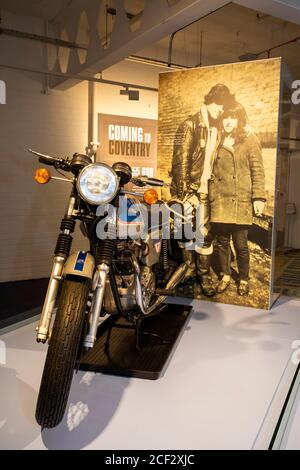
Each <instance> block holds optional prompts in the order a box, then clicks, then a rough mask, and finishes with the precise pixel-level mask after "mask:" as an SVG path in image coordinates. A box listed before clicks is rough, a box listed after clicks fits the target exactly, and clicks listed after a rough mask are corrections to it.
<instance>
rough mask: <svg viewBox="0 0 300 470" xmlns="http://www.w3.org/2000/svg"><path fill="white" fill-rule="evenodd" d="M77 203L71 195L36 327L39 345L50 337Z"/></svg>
mask: <svg viewBox="0 0 300 470" xmlns="http://www.w3.org/2000/svg"><path fill="white" fill-rule="evenodd" d="M75 202H76V199H75V197H74V196H73V195H71V197H70V200H69V204H68V208H67V211H66V214H65V216H64V218H63V219H62V222H61V225H60V230H61V232H60V234H59V236H58V239H57V243H56V247H55V252H54V260H53V267H52V272H51V275H50V279H49V284H48V289H47V293H46V298H45V301H44V305H43V310H42V314H41V318H40V321H39V324H38V326H37V327H36V332H37V333H36V340H37V342H38V343H39V342H42V343H45V342H46V341H47V339H48V336H49V328H50V323H51V317H52V313H53V309H54V305H55V301H56V296H57V292H58V287H59V284H60V281H61V279H62V273H63V268H64V264H65V262H66V259H67V258H68V256H69V254H70V250H71V245H72V241H73V239H72V236H71V233H72V232H74V229H75V224H76V222H75V219H74V217H73V211H74V208H75Z"/></svg>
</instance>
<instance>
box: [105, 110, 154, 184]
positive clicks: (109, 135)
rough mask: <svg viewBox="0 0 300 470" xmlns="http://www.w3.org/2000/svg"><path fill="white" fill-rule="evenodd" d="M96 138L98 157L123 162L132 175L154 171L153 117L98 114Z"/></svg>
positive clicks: (151, 173) (110, 162)
mask: <svg viewBox="0 0 300 470" xmlns="http://www.w3.org/2000/svg"><path fill="white" fill-rule="evenodd" d="M98 139H99V141H100V146H99V149H98V152H97V161H101V162H103V163H107V164H108V165H112V164H113V163H115V162H126V163H128V164H129V165H130V166H131V169H132V175H133V176H135V177H137V176H139V175H143V176H148V177H154V176H155V175H156V161H157V157H156V156H157V121H156V120H153V119H142V118H134V117H126V116H115V115H110V114H98Z"/></svg>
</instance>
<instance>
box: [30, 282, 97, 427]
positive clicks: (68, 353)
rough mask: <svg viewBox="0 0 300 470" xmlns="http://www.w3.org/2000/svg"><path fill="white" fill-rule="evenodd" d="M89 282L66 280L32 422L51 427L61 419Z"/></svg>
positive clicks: (63, 284) (78, 343)
mask: <svg viewBox="0 0 300 470" xmlns="http://www.w3.org/2000/svg"><path fill="white" fill-rule="evenodd" d="M90 282H91V281H90V279H86V278H78V277H73V278H66V279H64V280H63V282H62V290H61V294H60V298H59V302H58V307H57V313H56V317H55V320H54V325H53V331H52V335H51V338H50V344H49V348H48V352H47V357H46V362H45V367H44V372H43V376H42V381H41V386H40V391H39V396H38V402H37V407H36V414H35V416H36V420H37V422H38V424H39V425H40V426H41V427H43V428H53V427H55V426H57V425H58V424H59V423H60V422H61V420H62V419H63V416H64V413H65V409H66V406H67V402H68V397H69V392H70V388H71V383H72V378H73V372H74V368H75V365H76V359H77V353H78V349H79V346H80V341H81V338H82V330H83V326H84V319H85V309H86V303H87V300H88V295H89V290H90Z"/></svg>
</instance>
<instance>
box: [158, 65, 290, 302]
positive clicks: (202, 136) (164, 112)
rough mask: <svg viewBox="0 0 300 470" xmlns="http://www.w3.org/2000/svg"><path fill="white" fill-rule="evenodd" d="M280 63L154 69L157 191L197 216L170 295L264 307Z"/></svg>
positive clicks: (267, 298) (267, 295)
mask: <svg viewBox="0 0 300 470" xmlns="http://www.w3.org/2000/svg"><path fill="white" fill-rule="evenodd" d="M280 71H281V60H280V59H279V58H276V59H266V60H260V61H253V62H243V63H236V64H227V65H218V66H210V67H201V68H195V69H189V70H183V71H176V72H167V73H162V74H160V80H159V129H158V161H157V176H158V178H161V179H163V180H165V181H166V182H168V183H170V188H169V189H164V190H163V194H162V197H163V198H164V199H166V200H170V199H171V198H173V199H176V200H180V201H184V202H188V203H189V202H192V203H193V204H194V205H196V206H197V205H198V206H200V207H201V208H202V212H201V213H202V214H203V219H202V221H203V224H204V225H202V226H201V228H200V229H199V230H202V233H203V237H204V240H203V244H202V246H201V247H200V246H199V247H197V251H191V250H186V251H185V255H184V256H188V257H190V256H192V258H193V260H194V262H195V270H194V273H193V274H192V275H191V278H190V280H189V281H188V283H187V284H186V285H185V286H182V287H181V289H180V290H179V291H178V294H179V295H183V296H189V297H195V298H200V299H203V300H212V301H216V302H222V303H228V304H235V305H243V306H249V307H255V308H262V309H268V308H270V292H271V279H272V246H273V244H272V232H273V225H274V224H273V221H274V197H275V181H276V161H277V139H278V122H279V104H280ZM178 256H182V254H180V250H179V251H178Z"/></svg>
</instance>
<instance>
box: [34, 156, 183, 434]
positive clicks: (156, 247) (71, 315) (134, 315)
mask: <svg viewBox="0 0 300 470" xmlns="http://www.w3.org/2000/svg"><path fill="white" fill-rule="evenodd" d="M29 151H30V152H31V153H32V154H34V155H36V156H38V159H39V162H41V163H43V164H45V165H48V166H53V167H54V169H55V170H57V171H58V172H59V173H60V176H52V175H51V174H50V172H49V170H48V169H46V168H39V169H37V170H36V172H35V179H36V181H37V182H38V183H40V184H46V183H48V182H49V181H50V180H51V179H52V180H62V181H66V182H68V183H69V184H71V186H72V189H71V194H70V197H69V201H68V204H67V210H66V212H65V214H64V216H63V218H62V221H61V224H60V233H59V235H58V239H57V243H56V247H55V250H54V259H53V266H52V271H51V275H50V279H49V284H48V289H47V293H46V297H45V301H44V305H43V309H42V313H41V317H40V320H39V323H38V326H37V328H36V334H37V337H36V339H37V341H38V342H41V343H46V342H48V343H49V346H48V351H47V356H46V362H45V366H44V371H43V375H42V380H41V385H40V390H39V395H38V400H37V407H36V420H37V422H38V424H39V425H40V426H41V427H42V428H53V427H55V426H57V425H58V424H59V423H60V422H61V420H62V418H63V416H64V413H65V410H66V406H67V402H68V397H69V392H70V388H71V383H72V377H73V372H74V370H75V369H76V366H77V365H78V361H79V357H80V354H81V352H82V351H83V350H90V349H91V348H93V346H94V344H95V341H96V338H97V329H98V326H99V324H100V323H101V317H106V316H112V315H123V316H124V317H125V319H126V321H128V322H129V323H130V324H133V325H136V326H137V330H138V325H139V322H140V321H141V320H142V319H143V318H145V317H148V316H152V315H156V314H157V313H160V312H161V311H162V310H163V309H164V308H165V306H166V303H165V301H166V298H167V296H168V295H172V294H173V293H174V289H175V288H176V286H177V285H178V284H179V283H181V282H183V281H184V280H185V279H186V278H187V276H188V275H189V269H190V266H189V263H188V262H186V261H183V262H182V263H180V264H179V265H177V266H175V267H174V269H171V271H170V266H169V263H168V257H169V255H168V250H169V245H168V243H169V241H168V240H167V239H164V238H163V237H162V230H163V226H162V225H163V224H162V221H161V218H159V217H158V218H156V221H157V220H158V223H156V226H154V227H153V224H152V223H151V221H150V224H149V225H150V226H148V228H147V231H146V232H145V231H143V230H140V232H139V231H136V232H137V233H136V232H135V236H134V237H132V236H128V234H127V232H126V233H125V236H124V226H125V227H128V226H129V227H130V226H131V225H132V224H133V225H134V226H135V227H136V226H140V228H141V226H142V225H143V224H144V223H145V218H147V214H149V213H150V210H151V207H152V206H153V207H154V205H155V206H157V207H158V208H160V207H161V206H162V205H164V206H165V207H166V206H167V205H166V204H163V203H162V201H159V198H158V194H157V191H156V190H155V189H154V187H163V186H166V184H165V183H164V182H163V181H161V180H158V179H155V178H147V177H145V176H141V177H139V178H133V177H132V172H131V168H130V166H129V165H128V164H126V163H123V162H118V163H114V164H113V165H112V167H110V166H108V165H106V164H104V163H98V162H93V159H92V157H91V156H90V155H84V154H78V153H75V154H74V155H73V157H72V158H57V157H52V156H49V155H44V154H41V153H39V152H35V151H33V150H29ZM66 173H67V174H66ZM129 182H131V183H133V184H134V185H135V186H134V187H135V188H143V189H145V191H144V193H143V194H142V195H141V192H140V191H128V190H127V189H126V188H125V186H126V185H127V184H128V183H129ZM149 187H150V189H147V188H149ZM132 198H135V199H134V200H137V199H138V198H139V199H138V200H140V199H141V198H143V203H139V204H138V206H137V207H138V210H136V211H135V213H134V214H133V215H132V214H131V215H130V214H129V216H128V212H130V208H131V207H132V205H133V203H132V201H134V200H133V199H132ZM124 199H125V206H127V209H128V207H129V211H127V214H125V218H124V217H123V215H124V214H123V215H122V210H120V206H121V200H122V201H123V200H124ZM123 206H124V204H123ZM169 210H170V213H171V211H172V209H170V207H169ZM123 212H124V211H123ZM125 212H126V211H125ZM141 214H143V217H141ZM148 219H149V217H148ZM77 221H80V223H81V227H80V228H81V231H82V233H83V235H84V236H85V237H86V238H87V239H88V240H89V246H90V249H89V250H88V251H79V252H75V253H71V245H72V233H73V232H74V230H75V225H76V222H77ZM120 229H122V230H123V231H122V230H121V235H122V236H121V235H120ZM142 233H143V236H142ZM54 311H55V315H53V313H54ZM53 317H55V318H54V321H53V322H52V320H53ZM52 323H53V326H52Z"/></svg>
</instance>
